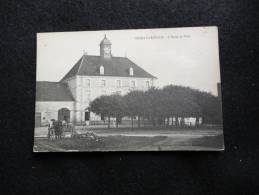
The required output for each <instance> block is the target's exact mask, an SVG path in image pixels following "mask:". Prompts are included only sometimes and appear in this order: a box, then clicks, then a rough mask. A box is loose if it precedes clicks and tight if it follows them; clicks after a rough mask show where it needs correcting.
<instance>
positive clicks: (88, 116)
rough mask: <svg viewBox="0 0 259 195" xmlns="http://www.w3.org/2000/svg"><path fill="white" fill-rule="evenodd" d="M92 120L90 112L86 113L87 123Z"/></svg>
mask: <svg viewBox="0 0 259 195" xmlns="http://www.w3.org/2000/svg"><path fill="white" fill-rule="evenodd" d="M89 120H90V112H88V111H87V112H85V121H89Z"/></svg>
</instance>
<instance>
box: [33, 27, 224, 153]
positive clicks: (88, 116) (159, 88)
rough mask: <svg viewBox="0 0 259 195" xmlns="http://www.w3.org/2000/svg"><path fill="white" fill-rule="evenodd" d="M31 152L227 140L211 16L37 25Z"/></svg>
mask: <svg viewBox="0 0 259 195" xmlns="http://www.w3.org/2000/svg"><path fill="white" fill-rule="evenodd" d="M36 70H37V72H36V102H35V129H34V146H33V151H34V152H84V151H85V152H87V151H222V150H224V136H223V121H222V99H221V81H220V59H219V46H218V29H217V27H216V26H208V27H183V28H160V29H131V30H103V31H78V32H42V33H37V64H36Z"/></svg>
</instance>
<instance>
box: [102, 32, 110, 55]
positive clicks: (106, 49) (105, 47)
mask: <svg viewBox="0 0 259 195" xmlns="http://www.w3.org/2000/svg"><path fill="white" fill-rule="evenodd" d="M111 45H112V44H111V42H110V40H108V39H107V37H106V35H105V36H104V38H103V40H102V41H101V43H100V56H101V57H103V58H111Z"/></svg>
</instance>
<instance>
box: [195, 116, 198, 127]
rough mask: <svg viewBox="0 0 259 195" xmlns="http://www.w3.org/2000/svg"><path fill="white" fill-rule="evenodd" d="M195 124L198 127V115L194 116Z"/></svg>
mask: <svg viewBox="0 0 259 195" xmlns="http://www.w3.org/2000/svg"><path fill="white" fill-rule="evenodd" d="M195 126H196V127H199V117H196V120H195Z"/></svg>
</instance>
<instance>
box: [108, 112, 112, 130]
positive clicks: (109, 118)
mask: <svg viewBox="0 0 259 195" xmlns="http://www.w3.org/2000/svg"><path fill="white" fill-rule="evenodd" d="M110 122H111V117H110V115H109V116H108V129H110Z"/></svg>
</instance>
